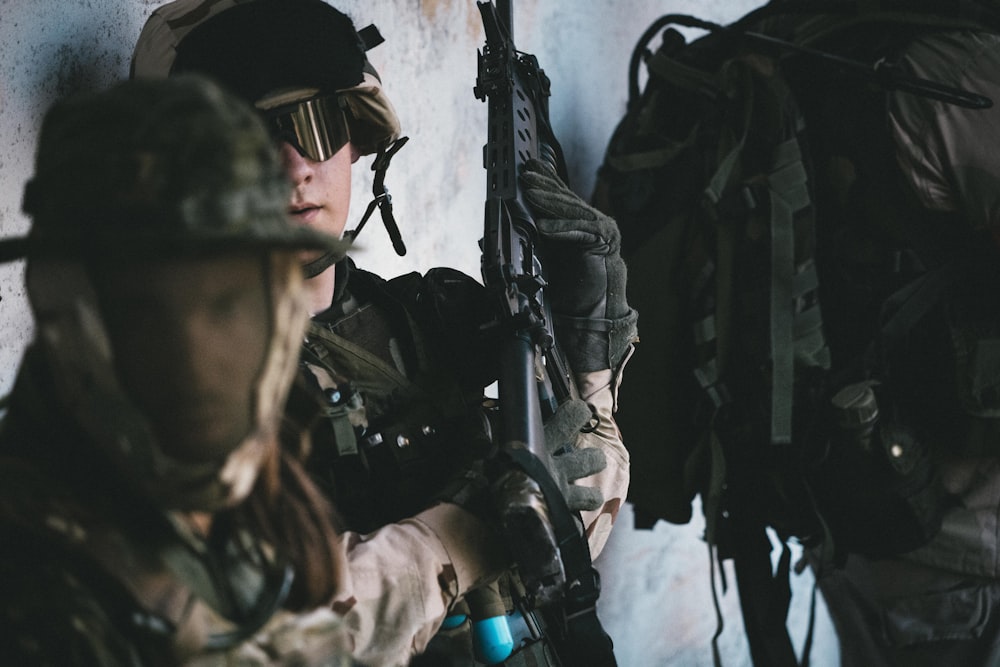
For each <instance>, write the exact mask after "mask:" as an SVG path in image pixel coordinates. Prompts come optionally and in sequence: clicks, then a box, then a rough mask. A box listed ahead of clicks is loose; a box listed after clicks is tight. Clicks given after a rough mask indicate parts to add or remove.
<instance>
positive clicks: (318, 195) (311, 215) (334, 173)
mask: <svg viewBox="0 0 1000 667" xmlns="http://www.w3.org/2000/svg"><path fill="white" fill-rule="evenodd" d="M280 152H281V160H282V163H283V164H284V166H285V170H286V171H287V172H288V176H289V178H290V179H291V181H292V185H293V190H292V197H291V200H290V201H289V203H288V210H289V212H290V213H291V216H292V219H293V220H295V222H297V223H298V224H300V225H306V226H309V227H313V228H315V229H317V230H319V231H321V232H324V233H326V234H329V235H331V236H334V237H336V238H340V236H341V234H343V233H344V226H345V225H346V224H347V214H348V211H349V209H350V206H351V165H352V164H353V163H354V161H355V160H356V159H357V154H356V152H355V149H354V147H353V146H352V145H351V143H350V142H348V143H346V144H344V146H342V147H341V148H340V150H338V151H337V152H336V153H334V155H333V157H331V158H329V159H327V160H323V161H322V162H319V161H317V160H313V159H311V158H308V157H303V156H302V155H300V154H299V152H298V151H297V150H295V148H294V147H293V146H292V145H291V144H289V143H282V144H281V145H280ZM321 254H322V253H321V252H320V251H315V250H313V251H305V252H304V253H303V256H302V257H301V259H302V261H304V262H309V261H312V260H313V259H316V258H317V257H319V256H320V255H321Z"/></svg>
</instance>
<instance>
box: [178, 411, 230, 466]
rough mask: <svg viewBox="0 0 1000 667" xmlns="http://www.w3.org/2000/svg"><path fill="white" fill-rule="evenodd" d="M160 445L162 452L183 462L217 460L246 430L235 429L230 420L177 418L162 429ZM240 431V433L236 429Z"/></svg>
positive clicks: (227, 451)
mask: <svg viewBox="0 0 1000 667" xmlns="http://www.w3.org/2000/svg"><path fill="white" fill-rule="evenodd" d="M164 430H165V431H166V432H165V433H163V437H162V438H161V447H162V448H163V451H164V453H165V454H167V455H168V456H170V457H171V458H173V459H175V460H177V461H182V462H184V463H209V462H212V461H220V460H222V459H225V458H226V457H227V456H229V454H231V453H232V452H233V451H234V450H235V449H236V448H237V447H238V446H239V444H240V442H242V440H243V435H245V432H246V430H245V429H234V428H233V427H232V424H231V423H230V422H228V421H227V422H219V421H216V420H199V419H196V418H191V419H183V418H182V419H179V420H178V421H176V422H175V423H174V424H171V426H170V428H168V429H164ZM237 431H239V432H237Z"/></svg>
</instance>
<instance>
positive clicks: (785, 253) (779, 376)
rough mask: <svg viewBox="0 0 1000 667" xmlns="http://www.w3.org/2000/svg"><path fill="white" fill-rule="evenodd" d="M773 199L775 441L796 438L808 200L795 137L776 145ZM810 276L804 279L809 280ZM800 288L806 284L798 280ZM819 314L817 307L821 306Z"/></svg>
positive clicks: (771, 186)
mask: <svg viewBox="0 0 1000 667" xmlns="http://www.w3.org/2000/svg"><path fill="white" fill-rule="evenodd" d="M774 163H775V167H774V170H773V171H772V172H771V174H769V175H768V186H769V191H768V193H769V198H770V204H771V299H770V309H771V313H770V315H771V322H770V324H771V341H770V342H771V443H772V444H788V443H791V441H792V400H793V396H794V382H795V317H794V309H793V301H794V298H795V296H796V293H795V287H796V285H795V227H794V216H795V213H797V212H798V211H800V210H802V209H803V208H805V207H806V206H808V205H809V193H808V189H807V188H806V178H807V176H806V170H805V167H804V166H803V164H802V154H801V152H800V150H799V143H798V140H797V139H796V138H795V137H792V138H791V139H787V140H786V141H784V142H782V143H781V144H779V145H778V146H777V147H776V149H775V155H774ZM808 280H809V278H808V277H805V278H803V279H801V280H800V283H807V282H808ZM799 287H801V285H799ZM817 313H818V311H817Z"/></svg>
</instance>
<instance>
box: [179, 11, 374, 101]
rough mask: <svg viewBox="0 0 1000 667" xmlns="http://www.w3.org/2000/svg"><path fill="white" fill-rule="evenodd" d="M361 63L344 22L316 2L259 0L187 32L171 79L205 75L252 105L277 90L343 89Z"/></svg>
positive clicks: (358, 74) (357, 76) (357, 79)
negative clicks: (189, 74)
mask: <svg viewBox="0 0 1000 667" xmlns="http://www.w3.org/2000/svg"><path fill="white" fill-rule="evenodd" d="M365 62H366V60H365V51H364V45H363V44H362V42H361V38H360V37H359V36H358V34H357V32H356V31H355V28H354V24H353V23H352V22H351V19H350V18H348V17H347V16H346V15H345V14H343V13H341V12H339V11H337V10H336V9H334V8H333V7H331V6H329V5H327V4H326V3H325V2H322V0H259V1H257V2H249V3H245V4H240V5H237V6H235V7H233V8H231V9H228V10H226V11H224V12H222V13H220V14H218V15H216V16H215V17H213V18H212V19H210V20H208V21H206V22H204V23H203V24H201V25H199V26H198V27H196V28H195V29H194V30H192V31H191V32H190V33H188V35H187V36H186V37H185V38H184V39H183V40H182V41H181V43H180V44H178V46H177V58H176V60H175V61H174V64H173V67H172V69H171V73H179V72H188V71H196V72H202V73H204V74H208V75H209V76H212V77H214V78H216V79H217V80H218V81H219V82H220V83H222V84H223V85H224V86H226V87H228V88H230V89H231V90H232V91H233V92H235V93H236V94H238V95H240V96H241V97H243V98H244V99H246V100H247V101H249V102H256V101H257V100H258V99H260V98H261V97H262V96H264V95H265V94H267V93H269V92H272V91H275V90H278V89H282V88H319V89H320V90H321V91H323V92H334V91H336V90H339V89H343V88H350V87H352V86H355V85H357V84H359V83H361V80H362V73H363V68H364V65H365Z"/></svg>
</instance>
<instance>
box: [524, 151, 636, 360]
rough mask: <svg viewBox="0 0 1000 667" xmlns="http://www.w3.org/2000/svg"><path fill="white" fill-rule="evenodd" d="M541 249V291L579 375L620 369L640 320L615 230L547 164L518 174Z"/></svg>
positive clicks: (534, 164)
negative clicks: (543, 280) (544, 284)
mask: <svg viewBox="0 0 1000 667" xmlns="http://www.w3.org/2000/svg"><path fill="white" fill-rule="evenodd" d="M521 179H522V182H523V183H524V185H525V186H526V187H525V191H524V195H525V198H526V199H527V201H528V203H529V204H530V205H531V207H532V208H533V209H534V212H535V214H536V217H537V219H536V220H535V224H536V225H537V226H538V231H539V233H540V234H541V236H542V241H543V244H544V250H545V269H546V278H547V280H548V281H549V284H550V287H549V288H548V289H547V290H546V293H547V294H549V295H550V296H549V298H550V302H551V304H552V312H553V315H554V316H555V328H556V333H557V335H558V336H559V339H560V341H561V344H562V347H563V351H564V353H565V354H566V358H567V360H568V361H569V363H570V366H572V368H573V370H574V371H576V372H578V373H586V372H590V371H599V370H604V369H607V368H611V369H617V368H618V367H619V365H620V364H621V362H622V360H623V359H624V357H625V355H626V353H627V351H628V349H629V346H630V345H631V344H632V343H633V342H634V341H635V339H636V321H637V315H636V312H635V311H634V310H632V308H630V307H629V305H628V302H627V301H626V299H625V280H626V275H625V274H626V270H625V262H624V260H622V258H621V255H620V253H619V248H620V245H621V234H620V233H619V231H618V224H617V223H616V222H615V221H614V220H612V219H611V218H609V217H608V216H606V215H604V214H603V213H601V212H600V211H598V210H597V209H595V208H593V207H592V206H589V205H588V204H587V203H586V202H584V201H583V200H582V199H581V198H580V197H579V196H578V195H577V194H576V193H574V192H573V191H572V190H570V189H569V188H568V187H567V186H566V185H565V184H564V183H563V182H562V181H561V180H560V179H559V177H558V176H557V175H556V172H555V170H554V169H553V168H552V167H551V166H550V165H548V164H547V163H545V162H541V161H539V160H529V161H528V162H527V163H525V165H524V171H523V172H522V173H521Z"/></svg>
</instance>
